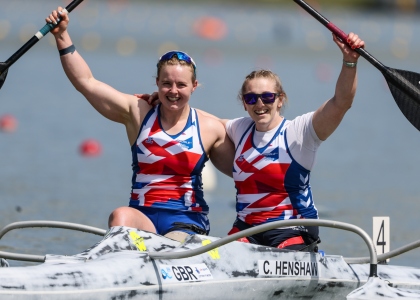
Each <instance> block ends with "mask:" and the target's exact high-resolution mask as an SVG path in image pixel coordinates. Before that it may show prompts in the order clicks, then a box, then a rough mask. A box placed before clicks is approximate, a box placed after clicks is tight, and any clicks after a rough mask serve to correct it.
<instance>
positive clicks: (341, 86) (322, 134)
mask: <svg viewBox="0 0 420 300" xmlns="http://www.w3.org/2000/svg"><path fill="white" fill-rule="evenodd" d="M333 40H334V42H335V43H336V44H337V46H338V48H339V49H340V50H341V52H342V54H343V65H342V68H341V72H340V75H339V76H338V80H337V83H336V87H335V94H334V96H333V97H332V98H331V99H330V100H328V101H326V102H325V103H324V104H323V105H322V106H321V107H320V108H318V109H317V110H316V112H315V114H314V117H313V120H312V123H313V126H314V129H315V132H316V134H317V135H318V137H319V138H320V139H321V140H326V139H327V138H328V137H329V136H330V135H331V134H332V133H333V132H334V130H335V129H336V128H337V127H338V125H340V122H341V120H342V119H343V117H344V115H345V113H346V112H347V111H348V110H349V109H350V107H351V105H352V103H353V99H354V96H355V94H356V88H357V68H356V65H357V61H358V59H359V56H360V55H359V54H358V53H357V52H356V51H354V49H356V48H360V47H364V45H365V43H364V41H362V40H361V39H360V38H359V36H358V35H356V34H354V33H350V34H349V35H348V36H347V42H348V45H350V46H348V45H347V44H345V43H343V42H341V41H340V40H339V39H338V38H337V37H336V36H335V35H333Z"/></svg>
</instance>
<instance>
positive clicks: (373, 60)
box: [293, 0, 388, 73]
mask: <svg viewBox="0 0 420 300" xmlns="http://www.w3.org/2000/svg"><path fill="white" fill-rule="evenodd" d="M293 1H295V2H296V3H297V4H298V5H299V6H300V7H302V8H303V9H304V10H306V11H307V12H308V13H309V14H310V15H312V16H313V17H314V18H315V19H317V20H318V21H319V22H320V23H321V24H323V25H324V26H325V27H327V28H328V29H329V30H330V31H331V32H332V33H334V34H335V35H336V36H337V37H338V38H340V40H341V41H343V42H344V43H346V44H347V34H346V33H345V32H344V31H342V30H341V29H340V28H338V27H337V26H336V25H335V24H333V23H332V22H330V21H329V20H327V19H326V18H325V17H324V16H323V15H321V14H320V13H319V12H317V11H316V10H315V9H314V8H313V7H311V6H310V5H309V4H308V3H306V2H305V1H303V0H293ZM355 51H357V52H358V53H359V54H360V55H361V56H363V57H364V58H365V59H366V60H367V61H369V62H370V63H371V64H372V65H374V66H375V67H376V68H377V69H378V70H379V71H381V72H382V73H383V72H387V70H388V67H386V66H384V65H383V64H382V63H381V62H380V61H378V60H377V59H376V58H374V57H373V56H372V55H370V54H369V52H367V51H366V50H365V49H363V48H358V49H355Z"/></svg>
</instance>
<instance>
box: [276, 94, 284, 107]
mask: <svg viewBox="0 0 420 300" xmlns="http://www.w3.org/2000/svg"><path fill="white" fill-rule="evenodd" d="M283 99H284V98H283V94H281V95H280V96H279V102H278V103H277V108H281V107H282V106H283Z"/></svg>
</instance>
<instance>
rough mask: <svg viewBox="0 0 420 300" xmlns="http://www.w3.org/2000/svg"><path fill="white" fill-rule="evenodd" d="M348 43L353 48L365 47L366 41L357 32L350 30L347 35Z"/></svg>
mask: <svg viewBox="0 0 420 300" xmlns="http://www.w3.org/2000/svg"><path fill="white" fill-rule="evenodd" d="M346 42H347V44H348V46H349V47H350V48H351V49H353V50H354V49H357V48H363V47H364V46H365V42H364V41H363V40H362V39H361V38H360V37H359V36H358V35H357V34H355V33H353V32H350V33H349V34H348V36H347V41H346Z"/></svg>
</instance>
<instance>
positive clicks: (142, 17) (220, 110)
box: [0, 0, 420, 267]
mask: <svg viewBox="0 0 420 300" xmlns="http://www.w3.org/2000/svg"><path fill="white" fill-rule="evenodd" d="M69 2H70V1H59V0H57V1H53V0H37V1H33V0H13V1H9V0H0V61H6V60H7V59H8V58H9V57H10V56H11V55H12V54H13V53H14V52H15V51H17V50H18V49H19V48H20V47H21V46H22V45H23V44H24V43H25V42H26V41H27V40H29V39H30V38H31V37H32V36H33V35H34V34H35V33H36V32H37V31H38V30H39V29H40V28H41V27H42V26H43V25H44V24H45V18H46V17H47V16H48V15H49V13H50V12H51V11H52V10H53V9H56V8H57V6H59V5H61V6H63V7H64V6H66V5H67V4H68V3H69ZM308 3H310V4H311V5H313V7H314V8H316V9H317V10H318V11H319V12H321V13H322V14H323V15H324V16H325V17H326V18H327V19H329V20H330V21H331V22H333V23H334V24H336V25H337V26H338V27H340V28H341V29H342V30H343V31H345V32H356V33H358V34H359V35H360V36H361V37H362V38H363V39H364V40H365V41H366V49H367V50H368V51H369V52H370V53H371V54H372V55H374V56H375V57H376V58H377V59H378V60H380V61H381V62H382V63H383V64H385V65H387V66H390V67H393V68H397V69H403V70H410V71H414V72H419V71H420V58H419V56H418V53H419V50H420V39H418V37H417V34H416V32H420V22H419V18H418V11H419V7H420V1H416V0H392V1H391V0H387V1H386V0H382V1H379V0H376V1H374V0H370V1H368V0H363V1H359V0H352V1H344V0H342V1H308ZM70 18H71V23H70V27H69V31H70V33H71V35H72V38H73V42H74V44H75V46H76V47H77V49H78V51H79V52H80V53H81V54H82V56H83V57H84V58H85V60H86V61H87V62H88V64H89V65H90V67H91V69H92V71H93V73H94V75H95V77H96V78H97V79H99V80H102V81H104V82H106V83H108V84H110V85H112V86H114V87H115V88H117V89H119V90H121V91H124V92H126V93H151V92H153V91H155V77H154V76H155V74H156V62H157V59H158V57H159V56H160V55H161V54H162V53H164V52H166V51H167V50H172V49H179V50H183V51H186V52H188V53H189V54H190V55H191V56H192V57H193V58H194V60H195V61H196V63H197V66H198V69H197V75H198V80H199V82H200V85H201V86H200V88H199V89H198V90H197V91H196V92H195V93H194V96H193V97H192V100H191V105H192V106H193V107H197V108H200V109H203V110H205V111H208V112H210V113H212V114H215V115H217V116H219V117H221V118H235V117H241V116H245V112H244V111H243V108H241V105H240V103H239V102H238V100H237V93H238V91H239V88H240V86H241V84H242V81H243V79H244V77H245V76H246V75H247V74H248V73H250V72H251V71H252V70H254V69H259V68H268V69H271V70H273V71H275V72H276V73H278V74H279V75H280V77H281V79H282V81H283V85H284V88H285V91H286V93H287V95H288V98H289V104H288V106H287V108H286V110H285V112H284V116H285V117H286V118H288V119H293V118H294V117H296V116H298V115H301V114H304V113H306V112H309V111H312V110H316V109H317V108H318V107H319V106H320V105H321V104H322V103H323V102H324V101H325V100H327V99H329V98H330V97H331V96H333V94H334V88H335V82H336V79H337V76H338V74H339V71H340V69H341V64H342V62H341V61H342V56H341V53H340V51H339V50H338V49H337V47H336V45H335V44H334V43H333V41H332V37H331V33H330V32H329V31H328V30H327V29H326V28H325V27H323V25H321V24H320V23H319V22H318V21H316V20H315V19H313V18H312V17H311V16H310V15H308V14H307V13H306V12H305V11H303V10H302V9H300V8H299V7H298V5H296V4H295V3H294V2H293V1H291V0H290V1H286V0H283V1H268V0H267V1H243V0H241V1H233V0H224V1H128V0H119V1H115V0H112V1H105V0H96V1H95V0H86V1H84V2H83V3H82V4H81V5H80V6H79V7H77V8H76V9H75V10H74V11H73V12H72V13H71V17H70ZM358 71H359V87H358V91H357V95H356V99H355V101H354V105H353V107H352V109H351V110H350V111H349V112H348V113H347V115H346V116H345V118H344V120H343V122H342V124H341V125H340V127H339V128H338V129H337V131H336V132H335V133H334V134H333V135H332V136H331V137H330V138H329V139H328V140H327V141H326V142H325V143H323V144H322V146H321V148H320V150H319V153H318V158H317V163H316V165H315V167H314V169H313V171H312V179H311V180H312V188H313V193H314V199H315V203H316V206H317V207H318V209H319V212H320V217H321V218H324V219H330V220H336V221H341V222H348V223H351V224H354V225H356V226H359V227H361V228H362V229H364V230H365V231H366V232H367V233H369V234H371V232H372V217H373V216H390V223H391V244H390V246H391V249H395V248H397V247H400V246H403V245H405V244H407V243H409V242H412V241H415V240H418V239H420V234H419V231H418V223H417V220H418V211H419V209H420V197H419V188H418V186H417V184H418V183H417V178H418V169H419V167H420V159H419V156H418V149H419V148H420V133H419V132H418V130H417V129H415V128H414V127H413V126H412V125H411V124H410V123H409V122H408V121H407V120H406V119H405V117H404V116H403V114H402V113H401V112H400V110H399V109H398V107H397V105H396V103H395V101H394V99H393V97H392V95H391V93H390V92H389V89H388V87H387V84H386V82H385V80H384V78H383V76H382V74H381V73H380V72H379V71H378V70H377V69H375V68H374V67H373V66H372V65H370V64H369V63H368V62H366V61H365V60H364V59H363V58H361V59H360V60H359V65H358ZM0 129H1V131H0V154H1V155H0V227H3V226H5V225H7V224H9V223H11V222H16V221H26V220H57V221H67V222H75V223H82V224H86V225H91V226H97V227H100V228H106V227H107V220H108V215H109V213H110V212H111V211H112V210H113V209H114V208H116V207H118V206H123V205H127V204H128V198H129V193H130V186H131V166H130V165H131V152H130V145H129V144H128V141H127V138H126V135H125V129H124V128H123V126H122V125H120V124H116V123H113V122H111V121H109V120H106V119H105V118H103V117H102V116H101V115H99V113H97V112H96V111H95V110H94V109H93V108H92V107H91V106H90V105H89V104H88V103H87V101H86V100H85V99H84V98H83V97H82V96H81V95H80V94H79V93H78V92H76V91H75V90H74V88H73V87H72V86H71V84H70V83H69V81H68V80H67V78H66V76H65V75H64V72H63V71H62V68H61V65H60V61H59V55H58V52H57V49H56V48H55V45H54V40H53V38H52V36H51V35H47V36H46V37H45V38H44V39H42V40H41V41H40V42H39V43H38V44H36V45H35V46H34V47H33V48H32V49H30V50H29V51H28V52H27V53H26V54H25V55H24V56H22V57H21V58H20V59H19V60H18V61H17V62H16V63H15V64H14V65H13V66H12V67H11V68H10V69H9V74H8V77H7V80H6V82H5V84H4V85H3V87H2V89H1V90H0ZM204 188H205V193H206V194H205V195H206V199H207V201H208V202H209V205H210V220H211V224H212V225H211V226H212V229H211V234H212V235H214V236H220V237H221V236H225V235H226V233H227V232H228V231H229V229H230V228H231V225H232V223H233V221H234V219H235V209H234V204H235V189H234V186H233V181H232V180H231V179H230V178H228V177H226V176H224V175H222V174H221V173H219V172H218V171H216V170H215V169H214V168H213V167H212V165H211V164H210V163H208V164H207V167H206V172H205V174H204ZM99 239H100V237H97V236H92V235H89V234H86V233H74V232H67V231H63V230H58V229H25V230H20V231H14V232H11V233H9V234H8V235H6V236H5V237H4V238H3V239H2V240H1V241H0V250H2V251H11V252H22V253H31V254H45V253H50V254H75V253H78V252H80V251H81V250H83V249H86V248H88V247H89V246H91V245H93V244H94V243H96V242H97V241H98V240H99ZM321 240H322V243H321V244H320V249H323V250H324V251H325V252H326V253H328V254H337V255H343V256H347V257H349V256H368V251H367V247H366V246H365V245H364V243H363V242H362V240H361V239H360V238H359V237H358V236H355V235H354V234H351V233H348V232H343V231H337V230H334V229H328V228H323V229H321ZM419 254H420V251H419V250H415V251H411V252H409V253H407V254H403V255H402V256H401V257H399V258H395V259H391V263H393V264H403V265H411V266H417V267H420V262H419V260H418V258H419ZM11 264H19V263H16V262H11Z"/></svg>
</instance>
